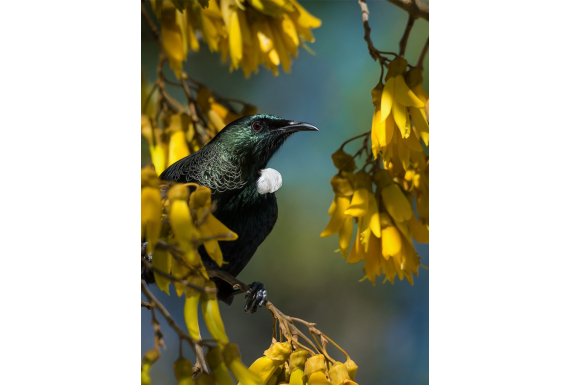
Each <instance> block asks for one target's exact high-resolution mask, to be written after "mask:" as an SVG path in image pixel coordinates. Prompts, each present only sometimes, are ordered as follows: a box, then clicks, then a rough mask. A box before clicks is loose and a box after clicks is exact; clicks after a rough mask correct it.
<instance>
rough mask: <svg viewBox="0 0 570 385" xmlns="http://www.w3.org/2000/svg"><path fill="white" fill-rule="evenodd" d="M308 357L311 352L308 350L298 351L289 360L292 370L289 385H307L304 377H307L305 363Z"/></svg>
mask: <svg viewBox="0 0 570 385" xmlns="http://www.w3.org/2000/svg"><path fill="white" fill-rule="evenodd" d="M308 356H309V352H307V351H306V350H297V351H295V352H293V353H292V354H291V358H290V360H289V362H290V367H289V368H290V370H291V377H290V378H289V385H305V383H306V382H303V377H304V375H305V373H304V368H305V362H306V361H307V357H308Z"/></svg>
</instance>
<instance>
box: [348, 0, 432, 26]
mask: <svg viewBox="0 0 570 385" xmlns="http://www.w3.org/2000/svg"><path fill="white" fill-rule="evenodd" d="M388 1H389V2H390V3H392V4H394V5H396V6H398V7H400V8H402V9H403V10H404V11H406V12H408V13H409V14H410V16H412V17H413V18H414V19H418V18H422V19H426V20H427V21H429V4H426V3H424V2H423V1H421V0H388ZM359 2H360V1H359Z"/></svg>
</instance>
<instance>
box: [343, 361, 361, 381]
mask: <svg viewBox="0 0 570 385" xmlns="http://www.w3.org/2000/svg"><path fill="white" fill-rule="evenodd" d="M344 364H345V365H346V369H347V370H348V375H349V376H350V379H351V380H354V376H355V375H356V371H357V370H358V365H356V362H354V361H353V360H351V359H348V360H347V361H346V362H345V363H344Z"/></svg>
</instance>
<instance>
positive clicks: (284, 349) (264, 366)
mask: <svg viewBox="0 0 570 385" xmlns="http://www.w3.org/2000/svg"><path fill="white" fill-rule="evenodd" d="M290 355H291V344H290V343H289V342H278V343H275V344H273V345H272V346H271V347H270V348H269V349H267V350H266V351H265V352H264V356H263V357H261V358H258V359H257V360H256V361H255V362H254V363H253V364H251V366H250V367H249V371H250V372H252V373H254V374H256V375H257V376H259V377H260V378H261V381H262V382H261V383H262V384H265V383H267V381H268V380H269V378H270V377H271V376H272V375H273V373H275V371H276V370H277V368H279V366H281V365H282V364H283V363H284V362H285V361H286V360H287V359H288V358H289V356H290ZM238 385H246V384H245V383H242V382H241V381H240V383H239V384H238Z"/></svg>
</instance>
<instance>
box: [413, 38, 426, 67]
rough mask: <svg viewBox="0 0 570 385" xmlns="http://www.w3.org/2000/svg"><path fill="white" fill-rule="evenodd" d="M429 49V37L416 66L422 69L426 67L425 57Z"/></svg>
mask: <svg viewBox="0 0 570 385" xmlns="http://www.w3.org/2000/svg"><path fill="white" fill-rule="evenodd" d="M428 49H429V37H428V38H427V40H426V43H425V44H424V48H422V52H421V53H420V57H419V58H418V61H417V62H416V67H419V68H421V69H423V68H424V58H425V57H426V54H427V52H428Z"/></svg>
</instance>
